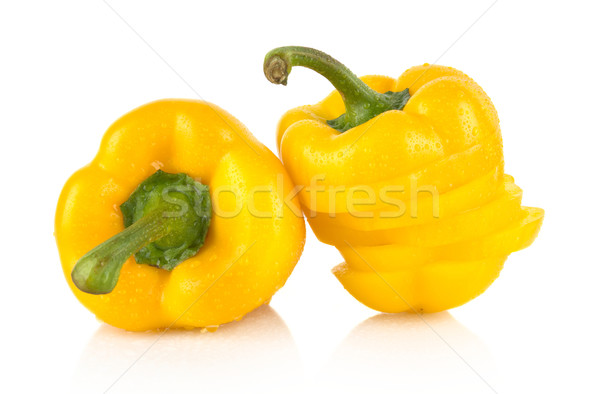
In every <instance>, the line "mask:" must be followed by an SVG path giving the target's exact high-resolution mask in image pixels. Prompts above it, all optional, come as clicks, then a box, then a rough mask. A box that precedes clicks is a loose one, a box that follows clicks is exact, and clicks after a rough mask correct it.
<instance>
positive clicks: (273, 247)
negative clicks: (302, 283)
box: [55, 100, 305, 331]
mask: <svg viewBox="0 0 600 394" xmlns="http://www.w3.org/2000/svg"><path fill="white" fill-rule="evenodd" d="M292 189H293V184H292V183H291V181H290V180H289V177H288V175H287V174H286V172H285V170H284V168H283V166H282V165H281V163H280V161H279V160H278V159H277V158H276V157H275V156H274V155H273V154H272V153H271V152H270V151H269V150H268V149H267V148H266V147H265V146H263V145H262V144H261V143H260V142H259V141H257V140H256V139H255V138H254V136H252V134H251V133H250V132H249V131H248V130H247V129H246V128H245V127H244V126H243V125H242V124H241V123H240V122H239V121H238V120H237V119H235V118H234V117H233V116H231V115H230V114H228V113H227V112H225V111H224V110H222V109H221V108H218V107H217V106H215V105H213V104H210V103H207V102H202V101H195V100H163V101H157V102H153V103H150V104H147V105H144V106H142V107H139V108H137V109H135V110H134V111H132V112H130V113H128V114H126V115H125V116H123V117H122V118H120V119H119V120H118V121H117V122H115V123H114V124H113V125H112V126H111V127H110V128H109V129H108V131H107V132H106V134H105V136H104V139H103V140H102V144H101V147H100V150H99V152H98V154H97V156H96V158H95V159H94V160H93V161H92V162H91V163H90V164H89V165H88V166H86V167H84V168H82V169H81V170H79V171H77V172H76V173H75V174H74V175H73V176H71V178H70V179H69V180H68V182H67V183H66V185H65V187H64V189H63V191H62V193H61V196H60V199H59V202H58V207H57V211H56V222H55V236H56V241H57V244H58V249H59V252H60V257H61V260H62V267H63V270H64V274H65V278H66V279H67V281H68V283H69V286H70V287H71V289H72V291H73V292H74V294H75V295H76V296H77V298H78V299H79V300H80V301H81V303H83V305H85V306H86V307H87V308H88V309H89V310H90V311H92V312H93V313H94V314H95V315H96V316H97V317H98V318H99V319H101V320H103V321H105V322H106V323H109V324H111V325H113V326H116V327H121V328H124V329H127V330H134V331H140V330H148V329H154V328H161V327H214V326H218V325H220V324H223V323H227V322H230V321H232V320H236V319H240V318H242V316H244V315H245V314H246V313H248V312H250V311H251V310H253V309H254V308H256V307H258V306H260V305H262V304H264V303H267V302H269V300H270V298H271V296H272V295H273V294H274V293H275V292H276V291H277V290H278V289H279V288H280V287H282V286H283V285H284V283H285V281H286V280H287V278H288V276H289V275H290V273H291V272H292V270H293V268H294V266H295V264H296V262H297V261H298V259H299V258H300V254H301V253H302V248H303V245H304V238H305V228H304V220H303V219H302V215H301V211H300V206H299V203H298V201H297V199H294V198H292V197H293V193H291V191H292ZM132 255H135V258H134V257H132Z"/></svg>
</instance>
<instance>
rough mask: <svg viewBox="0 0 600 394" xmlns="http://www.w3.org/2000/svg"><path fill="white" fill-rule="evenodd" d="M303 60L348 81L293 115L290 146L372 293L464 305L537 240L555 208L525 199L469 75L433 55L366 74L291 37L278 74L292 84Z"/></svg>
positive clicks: (282, 138)
mask: <svg viewBox="0 0 600 394" xmlns="http://www.w3.org/2000/svg"><path fill="white" fill-rule="evenodd" d="M294 66H303V67H307V68H310V69H312V70H315V71H317V72H319V73H320V74H321V75H323V76H324V77H325V78H327V79H328V80H329V81H330V82H331V83H332V84H333V85H334V87H335V88H336V89H337V90H336V91H334V92H333V93H331V94H330V95H329V96H328V97H326V98H325V99H324V100H323V101H321V102H320V103H318V104H315V105H307V106H303V107H299V108H295V109H292V110H290V111H288V112H287V113H286V114H285V115H284V116H283V118H282V119H281V121H280V122H279V125H278V130H277V143H278V149H279V153H280V156H281V159H282V161H283V163H284V166H285V167H286V169H287V170H288V173H289V174H290V176H291V178H292V180H293V181H294V183H295V184H296V185H297V187H298V188H300V189H301V191H300V193H299V196H300V201H301V204H302V208H303V210H304V212H305V214H306V216H307V218H308V221H309V224H310V225H311V227H312V229H313V231H314V232H315V234H316V235H317V237H318V238H319V239H320V240H321V241H322V242H325V243H328V244H331V245H335V246H336V247H337V248H338V250H339V251H340V252H341V254H342V256H343V257H344V259H345V262H344V263H343V264H341V265H338V266H337V267H336V268H334V274H335V275H336V277H337V278H338V279H339V280H340V281H341V283H342V284H343V285H344V287H345V288H346V289H347V290H348V291H349V292H350V293H351V294H352V295H353V296H354V297H356V298H357V299H358V300H359V301H361V302H363V303H364V304H365V305H367V306H369V307H371V308H374V309H377V310H380V311H384V312H401V311H406V310H412V311H414V312H423V311H424V312H436V311H441V310H445V309H448V308H452V307H455V306H458V305H460V304H463V303H465V302H467V301H469V300H470V299H472V298H474V297H476V296H477V295H479V294H481V293H482V292H483V291H484V290H485V289H486V288H487V287H488V286H489V285H490V284H491V283H492V281H493V280H494V279H495V278H496V277H497V276H498V273H499V272H500V270H501V269H502V266H503V264H504V261H505V260H506V257H507V256H508V255H509V254H510V253H512V252H514V251H516V250H519V249H522V248H524V247H526V246H528V245H529V244H531V243H532V242H533V240H534V239H535V237H536V236H537V233H538V231H539V229H540V226H541V223H542V219H543V210H541V209H538V208H523V207H521V195H522V191H521V189H520V188H519V187H518V186H516V185H515V184H514V179H513V178H512V177H511V176H509V175H506V174H504V157H503V151H502V136H501V133H500V126H499V120H498V115H497V113H496V110H495V108H494V106H493V104H492V102H491V100H490V99H489V97H488V96H487V95H486V94H485V92H484V91H483V90H482V89H481V87H479V85H477V83H475V82H474V81H473V80H472V79H471V78H469V77H468V76H467V75H465V74H464V73H462V72H461V71H458V70H456V69H453V68H450V67H444V66H437V65H431V66H430V65H428V64H425V65H422V66H417V67H413V68H411V69H409V70H407V71H406V72H404V73H403V74H402V75H401V76H400V77H399V78H398V79H393V78H389V77H383V76H366V77H363V78H358V77H356V76H355V75H354V74H353V73H352V72H351V71H350V70H348V69H347V68H346V67H345V66H343V65H342V64H341V63H339V62H338V61H337V60H335V59H333V58H331V57H330V56H329V55H326V54H324V53H322V52H320V51H317V50H314V49H311V48H305V47H281V48H277V49H274V50H272V51H271V52H269V53H268V54H267V56H266V58H265V63H264V71H265V76H266V77H267V79H269V81H271V82H273V83H276V84H284V85H285V84H286V83H287V78H288V75H289V73H290V72H291V70H292V67H294Z"/></svg>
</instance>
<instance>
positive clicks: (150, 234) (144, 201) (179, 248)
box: [71, 170, 212, 294]
mask: <svg viewBox="0 0 600 394" xmlns="http://www.w3.org/2000/svg"><path fill="white" fill-rule="evenodd" d="M121 212H122V213H123V222H124V224H125V227H126V228H125V230H123V231H122V232H120V233H119V234H117V235H115V236H114V237H112V238H110V239H109V240H107V241H105V242H104V243H102V244H100V245H98V246H96V247H95V248H94V249H92V250H91V251H89V252H88V253H86V254H85V255H84V256H83V257H82V258H81V259H80V260H79V261H78V262H77V264H75V267H74V268H73V271H72V272H71V278H72V279H73V283H74V284H75V286H77V287H78V288H79V289H80V290H81V291H84V292H86V293H91V294H106V293H110V292H111V291H112V290H113V289H114V288H115V286H116V285H117V281H118V280H119V274H120V272H121V267H122V266H123V264H124V263H125V261H127V259H128V258H129V257H131V255H134V254H135V260H136V262H137V263H139V264H148V265H151V266H154V267H157V268H161V269H164V270H168V271H170V270H172V269H174V268H175V267H176V266H177V265H178V264H180V263H181V262H183V261H185V260H187V259H188V258H190V257H192V256H194V255H196V253H198V251H199V250H200V248H201V247H202V245H204V240H205V238H206V234H207V232H208V227H209V225H210V220H211V215H212V205H211V202H210V193H209V190H208V186H205V185H203V184H202V183H200V182H198V181H195V180H194V179H193V178H191V177H189V176H187V175H186V174H169V173H166V172H163V171H161V170H158V171H156V172H155V173H154V174H153V175H151V176H150V177H148V178H147V179H146V180H144V181H143V182H142V183H140V185H139V186H138V187H137V189H136V190H135V191H134V192H133V193H132V194H131V196H130V197H129V199H128V200H127V201H125V202H124V203H123V204H121Z"/></svg>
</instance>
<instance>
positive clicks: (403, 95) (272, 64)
mask: <svg viewBox="0 0 600 394" xmlns="http://www.w3.org/2000/svg"><path fill="white" fill-rule="evenodd" d="M294 66H302V67H307V68H309V69H311V70H314V71H316V72H318V73H319V74H321V75H323V76H324V77H325V78H327V79H328V80H329V82H331V84H332V85H333V86H334V87H335V88H336V89H337V90H338V91H339V92H340V94H341V96H342V99H343V100H344V105H345V107H346V113H345V114H344V115H342V116H341V117H339V118H337V119H334V120H330V121H329V122H328V123H329V124H330V126H332V127H334V128H335V129H337V130H339V131H342V132H343V131H346V130H348V129H350V128H352V127H356V126H358V125H360V124H363V123H365V122H366V121H368V120H369V119H371V118H374V117H375V116H377V115H379V114H381V113H383V112H385V111H389V110H392V109H402V108H404V105H405V104H406V101H408V98H409V97H410V96H408V89H406V90H405V91H403V92H387V93H378V92H376V91H374V90H373V89H371V88H370V87H369V86H367V84H365V83H364V82H363V81H361V80H360V79H359V78H358V77H357V76H356V75H354V73H352V71H350V70H349V69H348V68H347V67H346V66H344V65H343V64H342V63H340V62H339V61H337V60H335V59H334V58H332V57H331V56H329V55H327V54H326V53H323V52H321V51H318V50H316V49H312V48H306V47H298V46H288V47H280V48H276V49H273V50H272V51H270V52H269V53H267V55H266V57H265V62H264V67H263V69H264V73H265V76H266V77H267V79H268V80H269V81H270V82H272V83H275V84H282V85H286V84H287V78H288V75H289V73H290V72H291V71H292V67H294Z"/></svg>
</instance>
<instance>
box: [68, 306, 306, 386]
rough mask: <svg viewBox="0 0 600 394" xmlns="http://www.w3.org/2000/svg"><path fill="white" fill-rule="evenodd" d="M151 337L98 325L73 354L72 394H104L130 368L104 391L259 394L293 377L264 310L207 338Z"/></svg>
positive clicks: (292, 352)
mask: <svg viewBox="0 0 600 394" xmlns="http://www.w3.org/2000/svg"><path fill="white" fill-rule="evenodd" d="M159 335H160V334H159V333H133V332H127V331H124V330H120V329H117V328H113V327H110V326H108V325H106V324H103V325H102V326H101V327H100V328H99V329H98V331H97V332H96V333H95V334H94V336H93V337H92V339H91V340H90V342H89V344H88V345H87V347H86V349H85V351H84V352H83V354H82V356H81V360H80V362H79V365H78V366H77V368H76V371H75V375H74V378H73V392H78V393H88V392H94V393H101V392H104V391H105V390H106V389H108V388H109V387H110V386H111V384H112V383H113V382H115V381H116V380H117V379H118V378H119V376H121V375H122V374H123V373H124V372H125V371H126V370H127V368H128V367H129V366H131V365H132V364H134V363H135V364H134V365H133V367H131V369H129V371H127V373H125V375H123V377H122V378H120V379H119V380H118V382H117V383H116V384H115V385H114V386H113V387H112V388H111V390H110V393H131V392H144V393H167V392H176V391H177V390H186V391H189V390H192V392H212V393H214V392H217V393H218V392H241V391H243V392H258V391H254V390H258V389H260V391H259V392H261V393H264V392H274V391H280V390H279V389H281V388H282V387H289V385H290V383H292V382H298V381H299V380H301V374H302V371H301V364H300V359H299V355H298V351H297V349H296V345H295V343H294V341H293V339H292V336H291V334H290V332H289V330H288V328H287V326H286V325H285V323H284V322H283V320H282V319H281V318H280V317H279V315H278V314H277V313H276V312H275V311H274V310H273V309H272V308H271V307H269V306H262V307H260V308H258V309H257V310H255V311H254V312H252V313H250V314H248V315H247V316H246V317H245V318H244V319H243V320H241V321H239V322H234V323H230V324H226V325H224V326H222V327H221V328H219V329H218V330H217V331H216V332H214V333H210V332H202V331H201V330H189V331H186V330H171V331H168V332H167V333H166V334H165V335H163V336H162V337H161V338H160V339H159V340H158V341H156V340H157V338H158V336H159ZM155 341H156V343H155V344H154V345H152V344H153V343H154V342H155ZM151 346H152V347H151ZM149 347H151V348H150V350H148V351H147V352H146V353H145V354H144V355H143V357H141V358H140V359H139V361H137V362H136V360H137V359H138V358H139V357H140V356H141V355H142V354H143V353H144V352H145V351H146V350H147V349H148V348H149Z"/></svg>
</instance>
